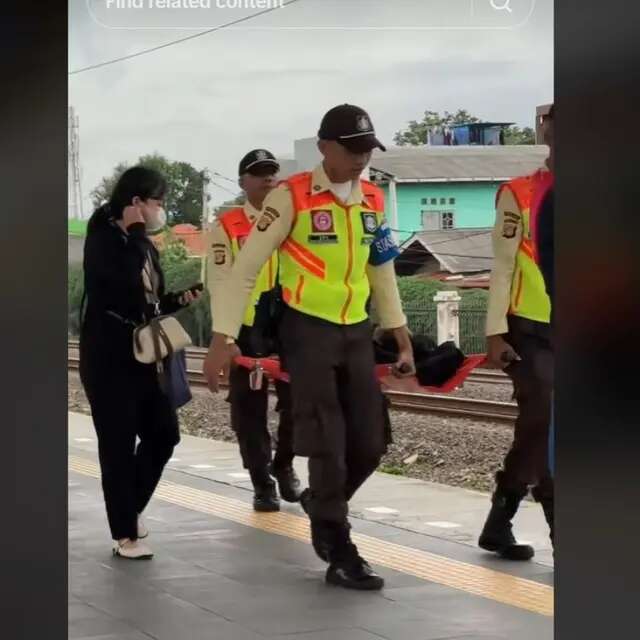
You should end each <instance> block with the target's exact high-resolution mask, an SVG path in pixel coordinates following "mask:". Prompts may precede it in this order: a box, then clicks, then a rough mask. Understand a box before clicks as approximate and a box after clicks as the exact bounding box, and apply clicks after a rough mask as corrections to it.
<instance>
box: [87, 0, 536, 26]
mask: <svg viewBox="0 0 640 640" xmlns="http://www.w3.org/2000/svg"><path fill="white" fill-rule="evenodd" d="M86 3H87V11H88V13H89V15H90V16H91V17H92V18H93V20H94V21H95V22H96V23H98V24H99V25H101V26H103V27H107V28H112V29H198V30H201V29H210V28H214V27H223V26H224V27H225V28H226V29H233V30H243V31H249V30H293V31H302V30H310V31H323V30H334V31H338V30H339V31H367V30H371V31H399V30H406V31H428V30H448V29H452V30H475V29H515V28H517V27H521V26H523V25H524V24H526V22H527V21H528V20H529V18H530V17H531V15H532V14H533V11H534V10H535V5H536V0H322V2H321V3H307V2H305V0H301V1H295V2H291V1H290V0H86Z"/></svg>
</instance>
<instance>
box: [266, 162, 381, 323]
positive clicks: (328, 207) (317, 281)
mask: <svg viewBox="0 0 640 640" xmlns="http://www.w3.org/2000/svg"><path fill="white" fill-rule="evenodd" d="M311 175H312V174H311V173H310V172H304V173H300V174H297V175H294V176H291V177H290V178H288V179H287V180H285V183H286V184H287V185H288V187H289V189H290V191H291V196H292V199H293V208H294V219H293V225H292V228H291V232H290V234H289V236H288V238H287V239H286V240H285V242H284V243H283V244H282V245H281V246H280V276H279V277H280V284H281V285H282V295H283V299H284V301H285V303H286V304H287V305H288V306H290V307H292V308H293V309H297V310H298V311H300V312H302V313H305V314H307V315H310V316H314V317H316V318H321V319H323V320H327V321H329V322H333V323H335V324H346V325H349V324H355V323H357V322H362V321H363V320H365V319H366V318H367V310H366V303H367V300H368V298H369V294H370V286H369V280H368V278H367V274H366V268H367V263H368V261H369V254H370V246H371V244H372V243H373V241H374V238H375V233H376V231H377V230H378V227H379V226H380V224H381V223H382V222H383V219H384V195H383V193H382V190H381V189H380V188H379V187H377V186H375V185H374V184H372V183H370V182H368V181H366V180H362V181H361V187H362V192H363V200H362V202H359V203H357V204H352V205H346V204H344V203H341V202H340V201H338V200H337V199H336V197H335V196H334V195H333V193H331V192H330V191H323V192H322V193H317V194H316V193H312V190H311Z"/></svg>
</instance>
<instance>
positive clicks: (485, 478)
mask: <svg viewBox="0 0 640 640" xmlns="http://www.w3.org/2000/svg"><path fill="white" fill-rule="evenodd" d="M455 395H460V396H466V397H473V398H482V399H486V400H496V401H501V402H509V401H510V400H511V387H510V385H502V384H501V385H495V384H478V383H469V384H467V385H465V387H464V389H461V390H459V391H457V392H456V393H455ZM193 396H194V397H193V401H192V402H190V403H189V404H188V405H187V406H186V407H183V408H182V409H181V410H180V412H179V413H180V423H181V429H182V432H183V433H186V434H190V435H194V436H200V437H204V438H213V439H215V440H226V441H232V442H233V441H235V437H234V434H233V432H232V431H231V427H230V425H229V405H228V404H227V402H226V401H225V397H226V396H225V394H224V392H223V393H220V394H218V395H216V396H214V395H212V394H211V393H209V392H208V391H207V390H205V389H195V390H194V394H193ZM273 405H274V402H272V408H273ZM69 410H70V411H75V412H78V413H85V414H88V413H89V407H88V404H87V401H86V398H85V395H84V392H83V390H82V386H81V385H80V381H79V378H78V376H77V374H76V373H74V372H70V373H69ZM391 421H392V425H393V438H394V443H393V444H392V445H391V447H390V448H389V451H388V453H387V455H386V456H385V457H384V459H383V461H382V464H381V467H380V470H381V471H386V472H388V473H397V474H399V475H406V476H409V477H412V478H419V479H421V480H429V481H432V482H439V483H442V484H448V485H451V486H457V487H464V488H468V489H477V490H480V491H491V490H492V487H493V474H494V473H495V471H496V470H497V469H498V468H499V467H500V464H501V461H502V459H503V457H504V455H505V454H506V452H507V450H508V448H509V445H510V444H511V439H512V432H513V430H512V427H510V426H509V425H508V424H503V423H494V422H485V421H479V420H474V419H468V418H452V417H446V416H439V415H433V414H432V415H418V414H415V413H406V412H402V411H393V412H392V415H391ZM269 425H270V429H271V431H272V432H273V431H274V430H275V428H276V414H275V413H271V414H270V420H269Z"/></svg>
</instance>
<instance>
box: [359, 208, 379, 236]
mask: <svg viewBox="0 0 640 640" xmlns="http://www.w3.org/2000/svg"><path fill="white" fill-rule="evenodd" d="M360 215H361V216H362V228H363V230H364V232H365V233H375V232H376V229H377V228H378V216H377V215H376V214H375V213H373V211H362V212H361V213H360Z"/></svg>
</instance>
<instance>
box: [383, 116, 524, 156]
mask: <svg viewBox="0 0 640 640" xmlns="http://www.w3.org/2000/svg"><path fill="white" fill-rule="evenodd" d="M472 122H483V120H481V119H480V118H477V117H476V116H472V115H471V114H470V113H469V112H468V111H467V110H466V109H458V110H457V111H456V112H455V113H450V112H449V111H445V112H444V114H442V115H440V113H438V112H437V111H428V110H427V111H425V112H424V115H423V117H422V120H420V121H419V122H418V121H417V120H411V121H410V122H409V124H408V126H407V128H406V129H405V130H403V131H398V132H397V133H396V134H395V135H394V137H393V141H394V142H395V143H396V144H397V145H398V146H400V147H404V146H414V147H417V146H422V145H424V144H427V139H428V133H429V130H430V129H431V128H432V127H444V126H451V125H454V124H469V123H472ZM504 143H505V144H535V133H534V131H533V129H531V128H530V127H524V129H520V127H517V126H515V125H512V126H509V127H505V128H504Z"/></svg>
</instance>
